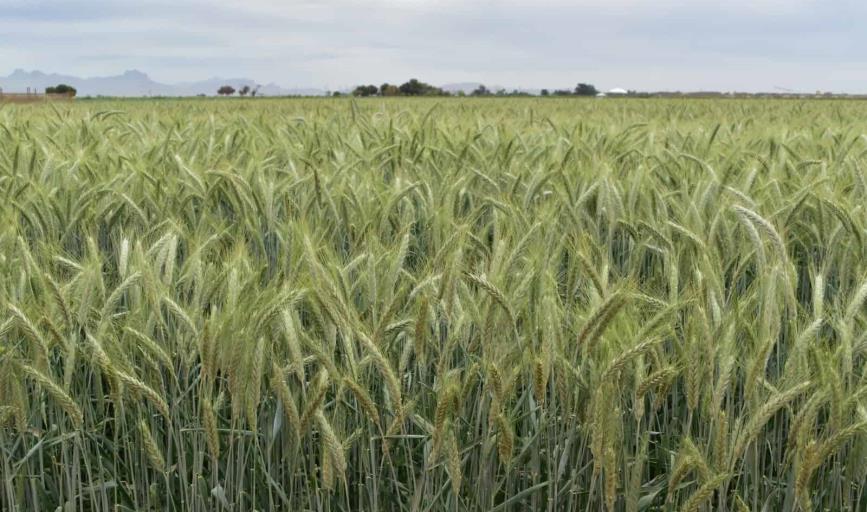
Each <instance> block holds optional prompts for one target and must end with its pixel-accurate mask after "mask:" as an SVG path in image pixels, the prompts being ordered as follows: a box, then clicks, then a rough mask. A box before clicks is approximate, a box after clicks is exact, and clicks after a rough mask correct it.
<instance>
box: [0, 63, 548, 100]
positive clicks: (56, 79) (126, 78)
mask: <svg viewBox="0 0 867 512" xmlns="http://www.w3.org/2000/svg"><path fill="white" fill-rule="evenodd" d="M57 84H67V85H71V86H73V87H75V89H76V90H77V91H78V95H79V96H197V95H200V94H205V95H207V96H215V95H216V94H217V89H219V88H220V86H223V85H231V86H232V87H234V88H235V89H240V88H241V87H243V86H245V85H247V86H250V88H251V89H252V88H255V87H256V86H257V85H259V92H258V94H259V95H261V96H323V95H325V94H328V91H326V90H324V89H316V88H285V87H281V86H280V85H277V84H274V83H270V84H264V85H263V84H258V83H257V82H256V81H255V80H251V79H249V78H220V77H214V78H209V79H207V80H200V81H197V82H180V83H176V84H165V83H160V82H156V81H154V80H152V79H151V78H150V77H149V76H148V75H147V74H146V73H142V72H141V71H138V70H129V71H126V72H124V73H123V74H120V75H114V76H95V77H88V78H82V77H78V76H72V75H61V74H57V73H50V74H49V73H44V72H42V71H25V70H23V69H16V70H15V71H13V72H12V74H10V75H9V76H0V89H2V90H3V91H6V92H10V93H11V92H26V91H27V89H28V88H30V90H31V91H35V92H43V91H45V88H46V87H51V86H55V85H57ZM479 85H480V84H479V82H461V83H453V84H445V85H442V86H440V87H441V88H442V89H443V90H446V91H448V92H450V93H452V94H455V93H458V92H464V93H466V94H470V93H472V92H473V91H474V90H476V89H477V88H478V87H479ZM486 87H487V88H488V90H489V91H491V92H497V91H499V90H500V89H506V90H507V91H512V90H513V88H507V87H502V86H499V85H486ZM338 90H340V91H341V92H344V93H347V92H351V89H345V88H341V89H338ZM519 90H520V91H522V92H529V93H531V94H538V93H539V90H538V89H519Z"/></svg>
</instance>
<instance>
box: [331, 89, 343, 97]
mask: <svg viewBox="0 0 867 512" xmlns="http://www.w3.org/2000/svg"><path fill="white" fill-rule="evenodd" d="M331 95H332V96H334V97H335V98H336V97H338V96H343V94H341V93H340V91H334V92H332V93H331Z"/></svg>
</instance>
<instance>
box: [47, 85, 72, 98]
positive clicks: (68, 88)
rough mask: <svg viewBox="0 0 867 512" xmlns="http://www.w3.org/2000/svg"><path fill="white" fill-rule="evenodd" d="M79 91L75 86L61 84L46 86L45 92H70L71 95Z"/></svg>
mask: <svg viewBox="0 0 867 512" xmlns="http://www.w3.org/2000/svg"><path fill="white" fill-rule="evenodd" d="M77 92H78V91H76V90H75V87H73V86H71V85H66V84H59V85H56V86H54V87H46V88H45V94H68V95H70V96H75V94H76V93H77Z"/></svg>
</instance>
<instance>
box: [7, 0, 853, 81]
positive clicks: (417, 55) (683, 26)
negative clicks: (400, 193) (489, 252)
mask: <svg viewBox="0 0 867 512" xmlns="http://www.w3.org/2000/svg"><path fill="white" fill-rule="evenodd" d="M865 15H867V7H865V6H863V5H862V4H861V3H860V2H854V1H851V0H826V1H824V2H821V3H820V2H817V1H814V0H788V1H782V0H753V1H745V0H732V1H730V2H727V3H720V2H717V1H710V0H691V1H684V0H657V1H655V2H650V1H643V0H578V1H572V2H567V1H564V0H537V1H535V2H533V1H529V0H527V1H523V0H501V1H493V0H477V1H468V0H463V1H458V0H428V1H422V0H367V1H365V2H358V1H352V0H320V1H316V2H314V1H297V2H277V1H270V0H249V1H247V2H237V1H226V0H213V1H210V2H205V1H203V0H177V1H166V0H142V1H139V2H127V1H109V0H95V1H85V0H66V1H63V2H60V1H46V0H0V34H3V36H2V38H0V56H3V57H4V58H3V59H2V62H3V63H4V65H6V66H8V67H9V69H7V70H3V69H0V73H2V72H4V71H5V72H8V71H11V68H16V67H21V68H27V69H35V68H38V69H42V70H44V71H49V72H51V71H56V72H65V73H71V74H92V75H105V74H111V73H115V72H119V71H122V70H124V69H130V68H140V69H142V70H143V71H146V72H148V73H150V74H151V75H152V76H153V77H154V78H156V79H159V80H163V81H180V80H194V79H199V78H202V77H206V76H213V75H223V76H225V75H234V76H238V75H247V76H250V77H251V78H255V79H257V80H259V81H262V82H271V81H274V82H278V83H283V84H286V85H305V86H306V85H310V86H323V87H340V86H349V85H352V84H355V83H361V82H374V83H379V82H380V81H383V80H387V81H392V82H394V81H399V80H404V79H406V78H408V77H410V76H417V77H418V78H421V79H423V80H427V81H432V82H438V83H444V82H450V81H470V80H476V81H486V82H489V83H502V84H506V85H509V86H527V87H532V86H535V87H543V86H547V87H565V86H570V85H574V83H575V82H577V81H579V80H580V81H590V82H594V83H597V84H598V85H600V86H601V87H609V86H612V87H613V86H624V87H629V88H635V89H662V88H666V89H683V90H687V89H697V88H729V89H741V90H761V89H770V88H772V87H773V86H774V85H783V86H786V87H790V88H796V89H804V90H813V89H836V90H851V91H857V90H860V89H859V88H861V84H862V83H865V82H867V70H864V71H861V70H860V69H859V66H857V65H856V64H857V63H858V62H860V61H861V60H863V59H862V57H861V56H860V55H859V53H860V48H863V47H864V45H865V43H867V34H863V33H862V32H863V31H862V30H860V29H859V26H858V20H859V19H864V16H865ZM865 88H867V87H865Z"/></svg>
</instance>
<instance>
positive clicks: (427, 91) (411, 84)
mask: <svg viewBox="0 0 867 512" xmlns="http://www.w3.org/2000/svg"><path fill="white" fill-rule="evenodd" d="M398 89H399V90H400V93H401V94H403V95H404V96H448V93H447V92H446V91H443V90H442V89H440V88H439V87H434V86H433V85H430V84H426V83H424V82H420V81H419V80H418V79H416V78H412V79H410V80H409V81H408V82H404V83H403V84H401V85H400V87H399V88H398Z"/></svg>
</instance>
